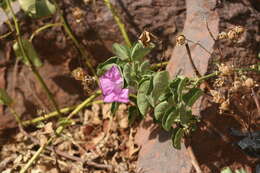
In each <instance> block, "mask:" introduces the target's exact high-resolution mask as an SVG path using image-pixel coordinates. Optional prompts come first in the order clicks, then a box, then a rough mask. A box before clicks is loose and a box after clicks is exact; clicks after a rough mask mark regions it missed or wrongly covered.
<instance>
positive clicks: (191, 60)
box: [185, 43, 201, 77]
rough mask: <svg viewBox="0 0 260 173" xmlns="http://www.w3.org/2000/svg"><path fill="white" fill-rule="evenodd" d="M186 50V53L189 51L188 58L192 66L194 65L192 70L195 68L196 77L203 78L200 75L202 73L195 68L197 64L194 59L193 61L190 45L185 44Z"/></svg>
mask: <svg viewBox="0 0 260 173" xmlns="http://www.w3.org/2000/svg"><path fill="white" fill-rule="evenodd" d="M185 48H186V51H187V53H188V57H189V60H190V63H191V65H192V68H193V70H194V72H195V74H196V76H197V77H201V74H200V72H199V71H198V69H197V67H196V66H195V63H194V61H193V59H192V57H191V52H190V47H189V44H188V43H185Z"/></svg>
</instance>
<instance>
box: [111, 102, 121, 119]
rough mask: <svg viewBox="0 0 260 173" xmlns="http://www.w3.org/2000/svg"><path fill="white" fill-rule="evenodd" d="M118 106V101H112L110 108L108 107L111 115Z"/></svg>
mask: <svg viewBox="0 0 260 173" xmlns="http://www.w3.org/2000/svg"><path fill="white" fill-rule="evenodd" d="M118 107H119V103H118V102H113V103H112V105H111V109H110V111H111V114H112V116H114V115H115V114H116V111H117V109H118Z"/></svg>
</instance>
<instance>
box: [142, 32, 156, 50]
mask: <svg viewBox="0 0 260 173" xmlns="http://www.w3.org/2000/svg"><path fill="white" fill-rule="evenodd" d="M158 40H159V39H158V38H157V37H156V36H155V35H153V34H152V33H150V32H148V31H143V33H142V34H141V35H140V36H139V38H138V42H139V43H141V44H142V45H143V46H144V47H147V46H149V44H151V43H155V42H157V41H158Z"/></svg>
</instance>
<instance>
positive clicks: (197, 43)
mask: <svg viewBox="0 0 260 173" xmlns="http://www.w3.org/2000/svg"><path fill="white" fill-rule="evenodd" d="M186 40H187V41H188V42H191V43H193V44H195V45H199V46H200V47H201V48H202V49H203V50H205V51H206V52H207V53H208V54H209V55H211V52H210V51H209V50H208V49H206V48H205V47H204V46H203V45H202V44H200V43H199V42H194V41H192V40H189V39H186Z"/></svg>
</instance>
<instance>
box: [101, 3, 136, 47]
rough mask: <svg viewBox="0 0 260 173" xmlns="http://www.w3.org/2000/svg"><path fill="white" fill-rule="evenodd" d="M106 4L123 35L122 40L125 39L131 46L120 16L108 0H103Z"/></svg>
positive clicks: (130, 45)
mask: <svg viewBox="0 0 260 173" xmlns="http://www.w3.org/2000/svg"><path fill="white" fill-rule="evenodd" d="M104 2H105V4H106V6H107V7H108V8H109V10H110V11H111V13H112V15H113V17H114V20H115V21H116V23H117V25H118V27H119V30H120V32H121V34H122V35H123V37H124V40H125V43H126V44H127V45H128V46H129V47H132V44H131V41H130V39H129V37H128V35H127V32H126V29H125V24H124V23H123V22H122V20H121V18H120V16H119V15H118V12H117V10H116V8H115V7H114V6H113V5H112V4H111V2H110V0H104Z"/></svg>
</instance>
